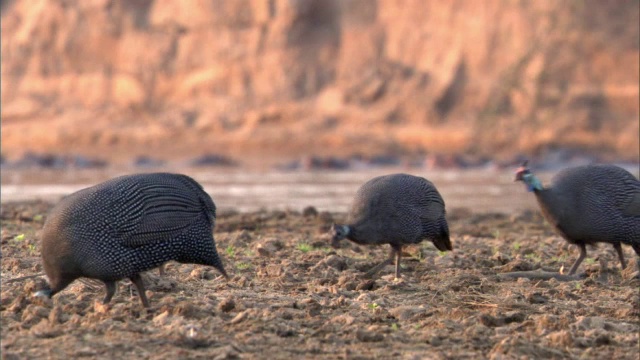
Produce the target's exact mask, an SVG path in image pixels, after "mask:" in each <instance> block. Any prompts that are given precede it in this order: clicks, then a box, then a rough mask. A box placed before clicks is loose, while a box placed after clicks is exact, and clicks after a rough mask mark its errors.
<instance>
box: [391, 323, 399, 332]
mask: <svg viewBox="0 0 640 360" xmlns="http://www.w3.org/2000/svg"><path fill="white" fill-rule="evenodd" d="M398 329H400V326H399V325H398V323H393V324H391V330H393V331H398Z"/></svg>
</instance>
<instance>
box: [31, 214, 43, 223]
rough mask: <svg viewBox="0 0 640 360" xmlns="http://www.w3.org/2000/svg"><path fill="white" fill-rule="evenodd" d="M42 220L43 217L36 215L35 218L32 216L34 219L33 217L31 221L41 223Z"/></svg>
mask: <svg viewBox="0 0 640 360" xmlns="http://www.w3.org/2000/svg"><path fill="white" fill-rule="evenodd" d="M42 219H44V216H42V215H40V214H38V215H36V216H34V217H33V221H38V222H40V221H42Z"/></svg>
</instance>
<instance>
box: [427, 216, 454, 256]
mask: <svg viewBox="0 0 640 360" xmlns="http://www.w3.org/2000/svg"><path fill="white" fill-rule="evenodd" d="M432 241H433V245H435V246H436V248H437V249H438V250H440V251H447V250H453V246H452V245H451V239H450V238H449V226H448V225H447V220H445V219H444V218H442V219H440V234H439V235H438V236H436V237H434V238H433V240H432Z"/></svg>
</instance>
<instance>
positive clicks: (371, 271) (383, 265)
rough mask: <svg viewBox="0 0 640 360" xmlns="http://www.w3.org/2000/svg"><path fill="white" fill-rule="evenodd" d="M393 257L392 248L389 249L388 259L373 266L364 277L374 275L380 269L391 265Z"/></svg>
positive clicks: (394, 254) (394, 253) (393, 249)
mask: <svg viewBox="0 0 640 360" xmlns="http://www.w3.org/2000/svg"><path fill="white" fill-rule="evenodd" d="M395 256H396V249H395V248H394V247H393V246H392V247H391V252H390V253H389V257H388V258H387V259H386V260H385V261H383V262H381V263H380V264H378V265H376V266H374V267H373V268H371V270H369V271H367V272H366V273H365V274H364V277H367V278H369V277H371V276H373V275H375V274H376V273H377V272H378V271H380V269H382V268H383V267H385V266H387V265H389V264H391V263H392V262H393V259H394V258H395Z"/></svg>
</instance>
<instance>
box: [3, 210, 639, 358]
mask: <svg viewBox="0 0 640 360" xmlns="http://www.w3.org/2000/svg"><path fill="white" fill-rule="evenodd" d="M51 206H52V205H51V204H48V203H42V202H31V203H19V204H3V205H2V212H1V214H2V215H1V216H2V221H3V225H2V257H3V259H2V260H3V261H2V282H3V284H2V285H3V286H2V293H1V303H0V315H1V319H2V330H1V331H2V353H3V356H4V357H5V358H7V359H11V358H40V357H49V358H71V357H74V358H75V357H82V356H84V357H100V358H121V357H124V356H126V357H138V358H160V357H162V358H165V357H174V358H195V357H204V358H212V359H213V358H215V359H235V358H265V357H269V358H286V357H292V358H300V357H305V358H376V357H381V358H397V357H402V358H414V357H424V356H428V357H432V358H460V357H471V358H494V359H499V358H504V357H507V358H516V357H517V358H521V357H525V358H574V357H576V358H577V357H580V358H590V359H603V358H615V359H637V358H638V355H639V352H640V351H639V350H638V346H637V344H638V341H639V336H638V333H639V331H640V326H639V325H638V317H639V311H638V308H639V304H638V286H640V281H638V280H637V279H635V277H634V276H635V275H637V272H636V269H635V268H634V266H629V268H628V269H627V270H625V271H620V270H619V266H618V264H617V257H616V255H615V252H614V251H613V250H612V249H611V248H610V247H609V246H600V248H598V249H596V250H590V252H589V256H590V257H589V258H588V259H587V260H585V262H584V263H583V265H582V266H581V271H584V272H586V277H585V278H583V279H579V280H576V281H566V282H565V281H558V280H556V279H550V280H529V279H525V278H521V279H513V280H512V279H505V278H503V277H501V276H499V274H501V273H504V272H508V271H522V270H539V269H546V270H556V271H557V270H558V269H560V268H561V267H562V266H565V267H567V266H569V265H571V262H572V261H573V260H574V258H575V256H577V251H576V250H575V249H573V248H571V247H570V246H568V245H567V244H566V243H565V242H564V240H562V239H561V238H559V237H558V236H556V235H554V234H553V232H552V231H551V229H550V228H549V227H548V226H547V225H546V224H545V223H544V222H543V221H541V219H540V218H539V217H538V216H535V215H532V214H519V215H516V216H511V217H510V216H506V215H503V214H474V213H471V212H468V211H467V212H464V213H465V216H463V217H462V216H461V217H455V216H452V218H451V219H450V228H451V233H452V236H453V238H452V241H453V245H454V249H455V250H454V251H452V252H447V253H442V252H438V251H437V250H436V249H435V248H434V247H433V245H432V244H430V243H429V242H424V243H422V244H420V245H417V246H414V247H409V248H407V249H406V251H405V253H404V258H403V260H402V264H403V270H402V275H403V278H402V279H399V280H394V278H393V266H389V267H387V268H385V269H384V270H382V271H381V273H380V274H379V276H378V277H376V278H373V279H364V278H363V275H364V271H366V270H367V269H369V268H370V267H371V266H374V265H376V264H377V263H379V262H381V261H382V260H383V259H385V257H386V256H387V252H388V248H387V247H386V246H381V247H362V246H357V245H354V244H349V245H347V246H345V247H343V248H342V249H339V250H334V249H331V248H330V247H329V246H328V238H327V237H326V235H325V232H326V230H327V229H328V227H329V226H330V225H331V223H332V222H333V221H334V220H335V221H339V220H343V219H344V217H345V214H340V213H331V214H329V213H318V212H317V211H311V210H310V209H307V210H305V211H304V213H300V212H297V211H260V212H254V213H238V212H225V213H222V214H220V215H219V218H218V220H217V226H216V230H215V237H216V241H217V246H218V250H219V252H220V254H221V256H222V257H223V259H224V262H225V265H226V268H227V270H228V272H229V273H230V274H231V279H230V280H229V281H228V282H227V281H224V279H223V278H222V277H221V276H220V275H219V274H218V273H217V272H216V271H215V270H213V269H210V268H207V267H203V266H198V265H190V264H178V263H175V262H170V263H168V264H166V267H165V271H166V274H165V275H163V276H161V275H159V274H158V272H157V271H155V270H154V271H150V272H147V273H145V274H143V278H144V281H145V283H146V284H147V289H148V290H147V296H148V297H149V300H150V303H151V308H149V309H144V308H143V307H142V306H141V304H140V303H139V300H138V299H137V295H136V293H135V287H134V286H132V285H131V284H130V283H129V282H128V281H122V282H120V286H119V291H118V292H117V294H116V296H115V297H114V298H113V300H112V302H111V303H110V304H109V305H107V306H104V305H102V304H101V303H100V300H101V299H102V297H103V292H104V288H103V287H102V286H101V285H100V286H97V285H95V284H94V283H92V282H88V283H83V282H80V281H76V282H75V283H73V284H72V285H71V286H69V287H68V288H67V289H65V290H64V291H63V292H61V293H59V294H57V295H56V296H55V297H54V298H53V299H52V300H46V299H44V300H43V299H41V298H34V297H33V296H32V294H33V292H34V291H36V290H37V289H38V288H39V287H40V286H42V282H43V279H42V278H29V279H24V280H21V281H15V282H7V280H9V279H15V278H18V277H21V276H28V275H33V274H37V273H40V272H42V267H41V265H40V262H41V261H40V243H39V240H38V231H39V229H40V228H41V227H42V224H43V221H44V220H45V218H46V212H47V210H48V209H50V207H51ZM624 251H625V253H626V255H627V257H628V258H630V259H633V258H634V257H635V255H633V254H632V251H631V249H629V248H624Z"/></svg>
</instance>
